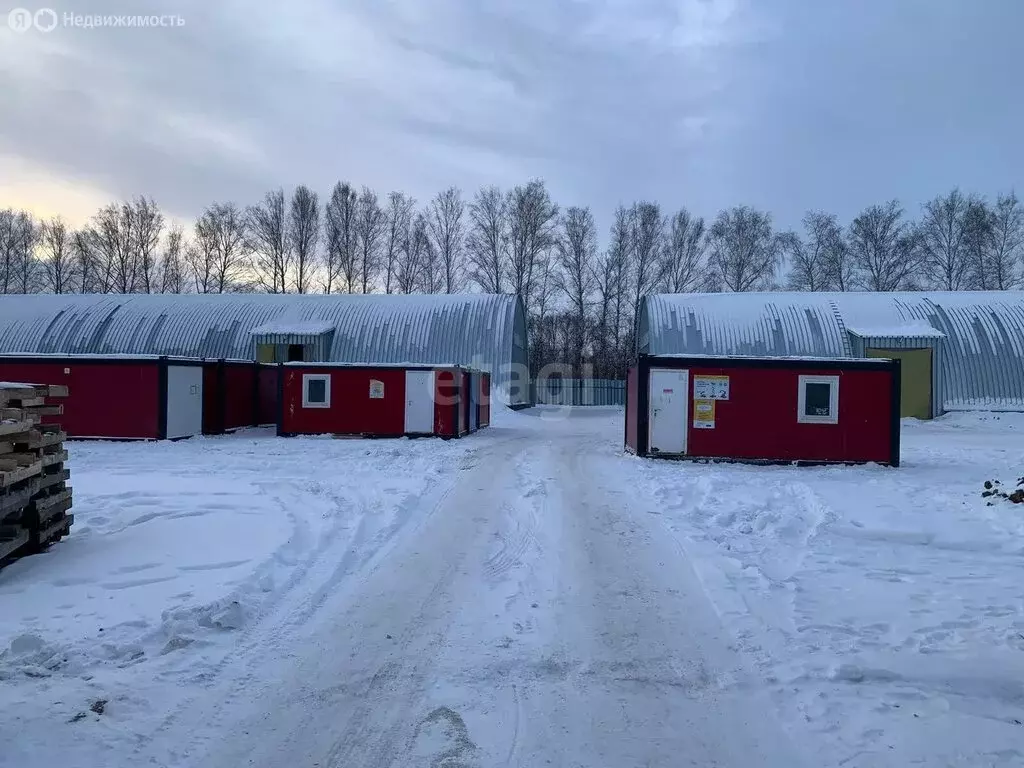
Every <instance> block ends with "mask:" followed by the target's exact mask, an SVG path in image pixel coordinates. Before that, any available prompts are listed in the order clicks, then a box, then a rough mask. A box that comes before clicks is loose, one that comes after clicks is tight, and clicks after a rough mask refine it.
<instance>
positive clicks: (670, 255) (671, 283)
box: [659, 208, 708, 293]
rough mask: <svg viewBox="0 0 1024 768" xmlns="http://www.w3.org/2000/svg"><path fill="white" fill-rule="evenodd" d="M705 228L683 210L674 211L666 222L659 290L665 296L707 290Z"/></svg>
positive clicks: (701, 220) (698, 217)
mask: <svg viewBox="0 0 1024 768" xmlns="http://www.w3.org/2000/svg"><path fill="white" fill-rule="evenodd" d="M706 256H707V228H706V227H705V225H704V219H703V218H702V217H700V216H694V215H693V214H691V213H690V212H689V211H688V210H686V209H685V208H681V209H680V210H678V211H676V213H675V214H674V215H673V216H672V219H671V221H670V222H669V231H668V236H667V238H666V239H665V247H664V249H663V251H662V260H661V279H660V281H659V282H660V285H661V288H662V290H664V291H666V292H667V293H692V292H694V291H703V290H707V288H708V268H707V260H706Z"/></svg>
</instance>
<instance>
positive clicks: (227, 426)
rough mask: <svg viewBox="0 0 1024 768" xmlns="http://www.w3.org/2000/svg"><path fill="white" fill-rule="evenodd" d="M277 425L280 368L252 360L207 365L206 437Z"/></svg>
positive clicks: (210, 362) (207, 363) (205, 383)
mask: <svg viewBox="0 0 1024 768" xmlns="http://www.w3.org/2000/svg"><path fill="white" fill-rule="evenodd" d="M276 422H277V366H276V365H271V364H266V363H254V362H252V361H249V360H204V361H203V434H204V435H219V434H223V433H224V432H230V431H232V430H235V429H242V428H244V427H253V426H262V425H268V424H275V423H276Z"/></svg>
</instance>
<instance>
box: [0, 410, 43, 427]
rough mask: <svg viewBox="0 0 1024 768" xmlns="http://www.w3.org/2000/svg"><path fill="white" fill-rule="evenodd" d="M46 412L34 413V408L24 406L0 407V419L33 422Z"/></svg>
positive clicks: (40, 418)
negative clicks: (26, 408) (27, 408)
mask: <svg viewBox="0 0 1024 768" xmlns="http://www.w3.org/2000/svg"><path fill="white" fill-rule="evenodd" d="M45 415H46V414H43V413H36V412H35V410H25V409H24V408H0V421H31V422H32V423H33V424H35V423H36V422H37V421H40V420H42V418H43V416H45Z"/></svg>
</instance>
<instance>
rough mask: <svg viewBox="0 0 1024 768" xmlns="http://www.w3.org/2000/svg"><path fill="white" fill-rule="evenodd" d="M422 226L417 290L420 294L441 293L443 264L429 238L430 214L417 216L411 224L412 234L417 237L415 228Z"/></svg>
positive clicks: (442, 287)
mask: <svg viewBox="0 0 1024 768" xmlns="http://www.w3.org/2000/svg"><path fill="white" fill-rule="evenodd" d="M421 217H422V226H423V234H424V237H423V238H422V240H421V243H420V245H421V247H420V255H419V279H418V281H417V282H418V286H417V288H418V290H420V291H421V292H422V293H428V294H433V293H442V292H443V291H444V263H443V262H442V261H441V254H440V253H439V252H438V250H437V246H436V245H435V243H434V240H433V239H432V238H431V236H430V214H429V213H427V212H423V213H421V214H419V216H417V219H416V222H414V224H413V234H414V236H416V235H417V228H418V227H419V226H420V220H421Z"/></svg>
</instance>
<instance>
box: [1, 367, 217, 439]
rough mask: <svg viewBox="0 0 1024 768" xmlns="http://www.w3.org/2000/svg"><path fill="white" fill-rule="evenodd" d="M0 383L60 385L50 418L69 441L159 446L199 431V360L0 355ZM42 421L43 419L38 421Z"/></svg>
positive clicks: (200, 377)
mask: <svg viewBox="0 0 1024 768" xmlns="http://www.w3.org/2000/svg"><path fill="white" fill-rule="evenodd" d="M0 379H6V380H10V381H26V382H32V383H38V384H63V385H65V386H67V388H68V396H67V397H66V398H62V399H61V401H60V402H59V403H56V402H55V403H54V404H55V405H56V404H62V405H63V406H64V411H63V413H62V414H61V415H59V416H53V417H52V421H54V422H59V423H60V425H61V427H62V428H63V429H64V431H65V432H67V435H68V437H70V438H112V439H122V440H160V439H165V438H172V439H173V438H180V437H191V436H192V435H198V434H201V433H202V428H203V367H202V361H200V360H189V359H183V358H172V357H155V356H139V357H134V356H116V355H115V356H103V355H22V356H19V355H4V356H0ZM44 421H46V419H44Z"/></svg>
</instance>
